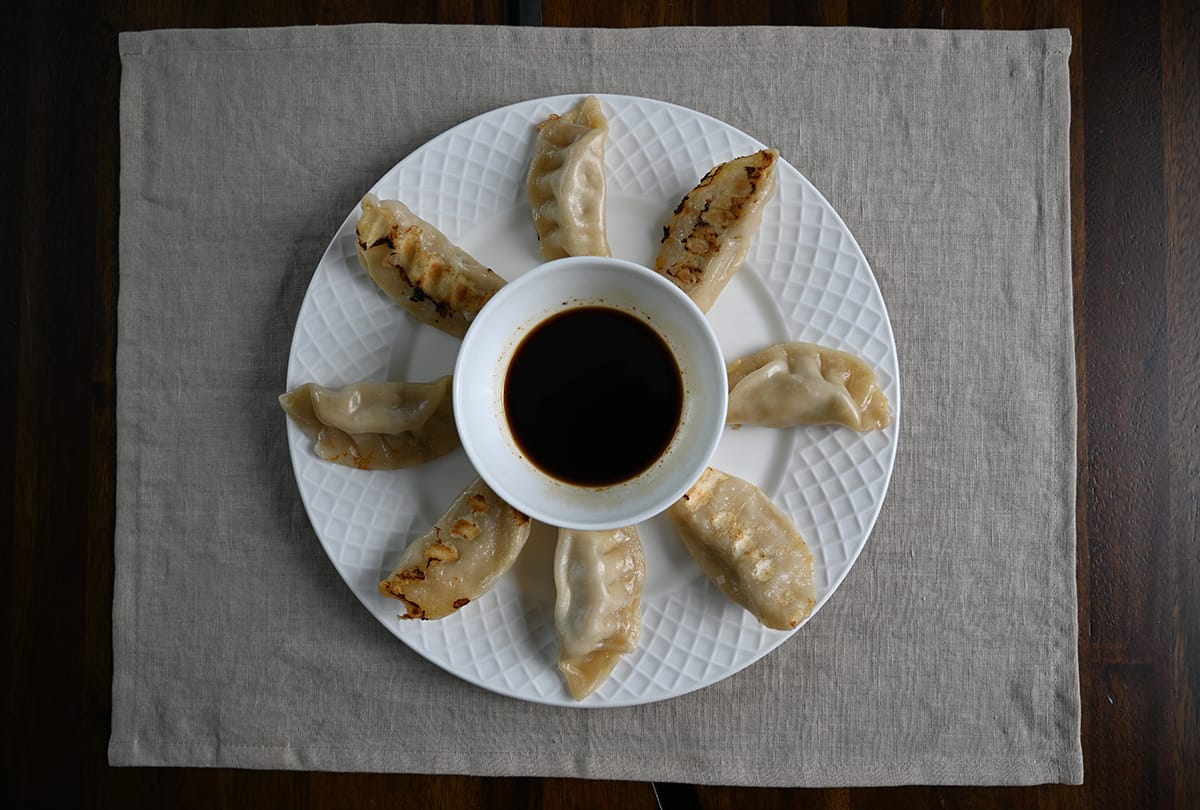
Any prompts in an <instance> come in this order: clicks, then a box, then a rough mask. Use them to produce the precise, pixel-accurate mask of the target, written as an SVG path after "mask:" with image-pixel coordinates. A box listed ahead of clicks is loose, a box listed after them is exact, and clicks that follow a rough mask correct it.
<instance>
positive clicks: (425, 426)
mask: <svg viewBox="0 0 1200 810" xmlns="http://www.w3.org/2000/svg"><path fill="white" fill-rule="evenodd" d="M450 380H451V378H450V376H445V377H442V378H441V379H439V380H435V381H433V382H430V383H411V382H360V383H355V384H354V385H347V386H346V387H345V388H339V389H333V388H322V387H321V386H319V385H317V384H315V383H307V384H305V385H302V386H300V387H299V388H297V389H296V390H294V391H289V392H287V393H286V394H283V395H281V396H280V397H279V404H280V405H281V406H283V410H284V411H285V412H286V413H287V415H288V416H290V417H291V418H292V421H294V422H295V423H296V424H297V425H298V426H299V427H300V429H301V430H303V431H304V432H305V434H307V435H308V437H309V438H310V439H314V440H315V441H316V452H317V455H318V456H320V457H321V458H323V459H325V460H326V461H332V462H335V463H337V464H344V465H345V466H347V467H357V468H358V469H360V470H397V469H400V468H402V467H412V466H415V465H417V464H422V463H424V462H426V461H429V460H431V459H435V458H437V457H439V456H444V455H445V454H446V453H449V452H450V451H451V450H454V449H455V448H456V447H458V430H457V429H456V428H455V426H454V410H453V406H452V397H451V396H450Z"/></svg>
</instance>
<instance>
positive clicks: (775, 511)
mask: <svg viewBox="0 0 1200 810" xmlns="http://www.w3.org/2000/svg"><path fill="white" fill-rule="evenodd" d="M667 514H668V515H669V516H670V518H671V522H672V523H674V524H675V528H676V529H677V530H678V531H679V536H680V537H681V538H682V539H683V543H684V545H685V546H687V550H688V551H689V552H690V553H691V555H692V557H693V558H695V560H696V562H697V563H698V564H699V566H700V568H701V570H703V571H704V573H705V574H706V575H707V576H708V578H709V579H711V580H712V581H713V583H714V584H716V585H717V587H719V588H720V589H721V590H722V591H724V592H725V595H726V596H728V597H729V598H730V599H732V600H733V601H735V602H737V603H738V604H739V605H741V606H742V607H744V608H745V609H746V610H748V611H750V612H751V613H753V614H754V616H755V617H756V618H757V619H758V620H759V621H760V622H762V623H763V624H764V625H766V626H767V627H771V628H774V629H776V630H790V629H792V628H793V627H796V626H797V625H798V624H800V622H802V621H804V619H806V618H807V617H808V615H809V614H810V613H812V609H813V605H815V604H816V598H817V597H816V589H815V588H814V586H813V559H812V554H811V553H810V552H809V550H808V544H807V543H805V542H804V538H803V537H801V536H800V531H799V530H798V529H797V528H796V525H795V524H794V523H793V522H792V520H791V518H789V517H788V516H787V515H785V514H784V513H783V512H782V511H781V510H780V509H779V508H778V507H777V506H775V504H773V503H771V499H770V498H768V497H767V495H766V493H764V492H763V491H762V490H761V489H759V488H758V487H756V486H754V485H753V484H751V483H750V482H748V481H743V480H742V479H740V478H735V477H733V476H732V475H727V474H725V473H723V472H721V471H720V470H716V469H713V468H712V467H709V468H708V469H707V470H705V471H704V474H703V475H701V476H700V480H699V481H697V482H696V484H695V485H694V486H693V487H692V488H691V489H689V490H688V491H687V493H685V494H684V496H683V497H682V498H680V499H679V500H678V501H676V502H675V503H674V504H673V505H672V506H671V507H670V508H669V509H668V510H667Z"/></svg>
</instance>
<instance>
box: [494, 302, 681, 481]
mask: <svg viewBox="0 0 1200 810" xmlns="http://www.w3.org/2000/svg"><path fill="white" fill-rule="evenodd" d="M504 412H505V415H506V416H507V418H508V426H509V429H510V430H511V431H512V434H513V437H514V438H515V439H516V441H517V445H518V446H519V447H520V448H521V451H522V452H524V453H525V455H526V457H527V458H528V459H529V460H530V461H532V462H533V463H534V465H536V466H537V467H538V468H539V469H540V470H541V471H542V472H544V473H546V474H547V475H549V476H551V477H552V478H557V479H558V480H560V481H564V482H566V483H568V484H576V485H579V486H589V487H597V486H610V485H612V484H619V483H621V482H622V481H628V480H629V479H631V478H633V477H635V476H637V475H638V474H640V473H642V472H644V471H645V470H647V469H648V468H649V467H650V466H651V465H652V464H653V463H654V462H655V461H657V460H658V458H659V457H660V456H661V455H662V454H663V451H665V450H666V449H667V446H668V445H669V444H670V443H671V439H672V438H673V437H674V436H675V430H676V429H677V428H678V427H679V419H680V416H681V414H682V412H683V379H682V376H681V375H680V372H679V364H678V363H677V362H676V361H675V356H674V355H673V354H672V353H671V350H670V348H669V347H668V346H667V343H666V341H664V340H663V338H662V337H661V336H660V335H659V334H658V333H657V332H656V331H655V330H654V329H653V327H651V326H649V325H647V324H646V323H645V322H643V321H641V320H639V319H638V318H636V317H634V316H633V315H630V314H628V313H626V312H622V311H620V310H617V309H611V308H609V307H602V306H588V307H579V308H576V309H569V310H567V311H565V312H562V313H559V314H558V315H555V316H553V317H551V318H548V319H547V320H546V321H544V322H542V323H541V324H539V325H538V326H537V327H536V328H534V330H533V331H532V332H530V333H529V334H528V335H527V336H526V337H525V339H524V340H522V341H521V343H520V345H519V346H517V350H516V352H515V353H514V354H513V359H512V361H511V362H510V364H509V366H508V373H507V375H506V376H505V380H504Z"/></svg>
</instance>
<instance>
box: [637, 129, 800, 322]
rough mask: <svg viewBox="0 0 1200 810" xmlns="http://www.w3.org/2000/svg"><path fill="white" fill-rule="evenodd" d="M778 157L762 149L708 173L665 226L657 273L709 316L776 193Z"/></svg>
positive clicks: (747, 249)
mask: <svg viewBox="0 0 1200 810" xmlns="http://www.w3.org/2000/svg"><path fill="white" fill-rule="evenodd" d="M778 160H779V153H778V152H777V151H775V150H774V149H763V150H761V151H759V152H755V153H754V154H752V155H746V156H745V157H740V158H735V159H734V160H731V161H729V162H728V163H722V164H721V165H719V166H717V167H715V168H714V169H713V170H712V171H710V172H709V173H708V174H706V175H704V177H703V179H701V180H700V183H699V185H697V186H696V187H695V188H694V189H692V190H691V191H689V192H688V193H687V194H686V195H685V196H684V198H683V200H682V201H681V202H680V203H679V206H678V207H677V208H676V209H675V216H674V217H672V218H671V222H670V224H668V225H667V226H666V228H664V229H663V230H664V233H663V239H662V247H661V248H659V251H658V258H657V259H656V260H655V262H654V269H655V270H657V271H658V272H660V273H662V274H663V275H664V276H666V277H667V278H669V279H671V281H673V282H675V284H676V285H677V286H678V287H679V288H680V289H681V290H683V291H684V292H685V293H687V294H688V296H690V297H691V299H692V300H693V301H695V302H696V305H697V306H699V307H700V309H702V310H703V311H705V312H708V311H709V310H710V309H712V305H713V304H714V303H716V301H717V296H719V295H720V294H721V291H722V290H723V289H725V285H726V284H728V283H729V280H730V279H731V278H733V274H734V273H736V272H737V271H738V269H739V268H740V267H741V266H742V262H743V261H745V259H746V253H747V252H748V251H749V250H750V241H751V240H752V239H753V238H754V234H755V233H757V232H758V226H759V225H760V224H761V223H762V216H763V207H764V206H766V204H767V202H768V201H769V200H770V199H771V195H773V194H774V193H775V164H776V162H777V161H778Z"/></svg>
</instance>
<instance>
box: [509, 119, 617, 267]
mask: <svg viewBox="0 0 1200 810" xmlns="http://www.w3.org/2000/svg"><path fill="white" fill-rule="evenodd" d="M537 133H538V134H537V140H536V141H535V142H534V147H533V160H532V162H531V163H530V165H529V177H528V179H527V185H528V189H529V206H530V208H531V209H532V211H533V225H534V228H535V229H536V230H537V235H538V243H539V244H540V246H541V249H542V255H543V256H544V257H546V258H547V259H561V258H562V257H564V256H611V255H612V252H611V251H610V250H609V247H608V226H607V225H606V210H605V205H606V202H605V188H606V181H605V176H604V141H605V139H606V138H607V137H608V119H607V118H605V117H604V111H603V110H601V109H600V100H599V99H598V98H596V97H595V96H588V97H587V98H585V99H584V100H583V101H581V102H579V104H578V105H577V106H576V107H575V108H574V109H573V110H571V111H570V112H568V113H567V114H565V115H551V116H550V117H549V118H547V119H546V120H545V121H542V122H541V123H540V124H538V125H537Z"/></svg>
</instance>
